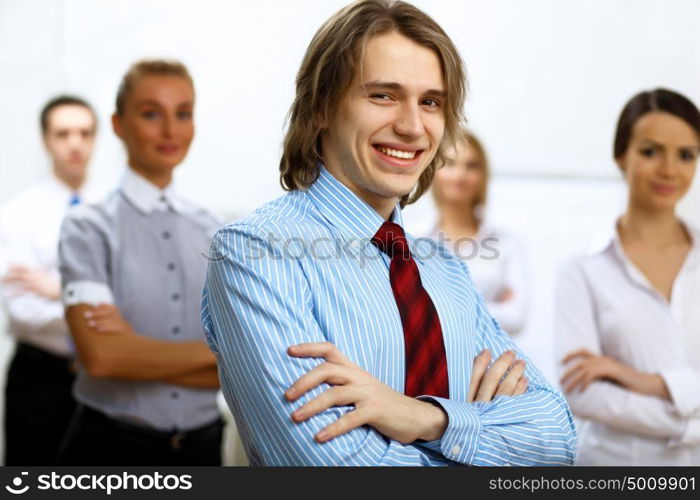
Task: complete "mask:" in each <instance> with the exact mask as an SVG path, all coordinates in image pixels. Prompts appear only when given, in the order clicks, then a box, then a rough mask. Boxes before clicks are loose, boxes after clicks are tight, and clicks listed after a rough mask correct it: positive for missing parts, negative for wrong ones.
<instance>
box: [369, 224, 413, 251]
mask: <svg viewBox="0 0 700 500" xmlns="http://www.w3.org/2000/svg"><path fill="white" fill-rule="evenodd" d="M372 243H374V244H375V245H376V246H377V248H379V250H381V251H382V252H384V253H385V254H387V255H388V256H389V257H391V258H394V255H402V256H403V257H405V258H408V257H409V256H410V255H411V253H410V250H409V249H408V242H407V241H406V234H405V233H404V232H403V229H402V228H401V226H399V225H398V224H394V223H393V222H385V223H384V224H382V226H381V227H380V228H379V230H378V231H377V234H375V235H374V236H373V237H372Z"/></svg>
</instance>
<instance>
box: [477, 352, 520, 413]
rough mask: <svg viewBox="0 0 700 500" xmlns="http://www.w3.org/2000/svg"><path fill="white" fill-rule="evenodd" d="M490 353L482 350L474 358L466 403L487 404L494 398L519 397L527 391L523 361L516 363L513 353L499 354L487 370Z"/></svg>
mask: <svg viewBox="0 0 700 500" xmlns="http://www.w3.org/2000/svg"><path fill="white" fill-rule="evenodd" d="M489 361H491V352H490V351H489V350H488V349H484V350H483V351H481V353H479V355H478V356H477V357H476V358H474V369H473V370H472V378H471V380H470V382H469V397H468V399H467V402H469V403H472V402H475V401H477V402H478V401H481V402H488V401H491V400H492V399H493V398H494V396H519V395H520V394H524V393H525V391H526V390H527V377H525V375H523V374H524V372H525V361H523V360H522V359H519V360H517V361H516V359H515V353H514V352H513V351H506V352H504V353H503V354H501V357H499V358H498V359H497V360H496V362H495V363H494V364H493V366H491V368H489V367H488V366H489Z"/></svg>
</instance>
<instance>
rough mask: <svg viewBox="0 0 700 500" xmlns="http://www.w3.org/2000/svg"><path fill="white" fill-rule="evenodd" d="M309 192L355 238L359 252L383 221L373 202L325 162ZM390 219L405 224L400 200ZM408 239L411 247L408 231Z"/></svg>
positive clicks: (331, 221) (345, 233)
mask: <svg viewBox="0 0 700 500" xmlns="http://www.w3.org/2000/svg"><path fill="white" fill-rule="evenodd" d="M306 193H307V195H308V197H309V198H310V199H311V202H312V203H313V204H314V206H316V208H317V209H318V210H319V212H321V215H322V216H323V217H324V218H325V219H326V220H327V221H328V223H329V224H330V225H331V226H333V227H334V228H335V229H336V230H337V231H338V232H339V233H340V234H341V235H342V236H343V238H345V239H346V240H348V241H350V242H356V244H354V245H353V246H354V247H355V248H356V249H357V251H358V252H359V251H360V250H361V249H362V247H364V245H366V244H367V243H369V242H370V240H371V239H372V237H373V236H374V235H375V234H376V232H377V231H378V230H379V227H380V226H381V225H382V224H383V223H384V219H383V218H382V217H381V216H380V215H379V214H378V213H377V212H376V211H375V210H374V209H373V208H372V207H371V206H369V205H368V204H367V203H365V202H364V201H363V200H361V199H360V198H359V197H358V196H357V195H356V194H355V193H353V192H352V191H351V190H350V189H349V188H348V187H347V186H345V185H344V184H343V183H342V182H340V181H339V180H338V179H336V178H335V177H334V176H333V174H331V173H330V172H329V171H328V169H326V167H325V166H323V165H319V175H318V178H317V179H316V180H315V181H314V183H313V184H311V186H310V187H309V188H308V190H307V191H306ZM389 220H390V221H391V222H393V223H395V224H398V225H399V226H401V227H402V228H403V216H402V214H401V206H400V205H399V204H398V203H397V204H396V207H395V208H394V211H393V212H392V214H391V218H390V219H389ZM404 231H405V229H404ZM406 239H407V241H408V245H409V248H411V249H412V248H413V245H414V239H413V237H412V236H410V235H408V234H407V235H406ZM414 257H415V255H414Z"/></svg>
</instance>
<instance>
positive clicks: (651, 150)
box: [556, 89, 700, 465]
mask: <svg viewBox="0 0 700 500" xmlns="http://www.w3.org/2000/svg"><path fill="white" fill-rule="evenodd" d="M699 152H700V113H699V112H698V109H697V108H696V106H695V105H694V104H693V103H692V102H690V101H689V100H688V99H687V98H685V97H683V96H682V95H680V94H677V93H675V92H671V91H668V90H664V89H656V90H653V91H650V92H642V93H640V94H638V95H636V96H634V97H633V98H632V99H631V100H630V101H629V102H628V103H627V105H626V106H625V108H624V109H623V111H622V114H621V116H620V119H619V122H618V125H617V132H616V136H615V143H614V158H615V161H616V162H617V165H618V166H619V168H620V170H621V171H622V173H623V175H624V177H625V179H626V181H627V186H628V192H629V195H628V201H627V209H626V211H625V213H624V214H622V216H621V217H620V218H619V219H618V220H617V222H616V224H615V225H614V227H612V228H610V229H611V231H610V235H609V237H608V238H607V240H605V242H604V244H603V245H601V246H599V247H596V248H593V249H592V250H591V251H590V252H589V253H588V254H585V255H582V256H579V257H576V258H574V259H572V260H571V261H569V262H567V263H566V264H565V265H564V266H563V267H562V269H561V270H560V275H559V280H558V281H559V283H558V293H557V311H556V313H557V314H556V315H557V321H556V337H557V344H558V347H557V352H558V355H559V358H560V360H561V372H562V374H563V376H562V387H563V389H564V391H565V393H566V395H567V398H568V400H569V403H570V405H571V408H572V410H573V412H574V414H575V415H576V416H578V417H579V418H581V419H583V421H582V425H581V428H580V433H579V454H578V463H579V464H581V465H700V308H698V298H699V297H700V232H698V230H697V229H696V228H695V227H693V226H691V225H690V224H689V223H688V222H687V221H684V220H682V219H681V218H680V217H678V215H677V214H676V207H677V205H678V202H679V200H680V199H681V198H682V197H683V196H684V195H685V194H686V192H687V191H688V188H689V187H690V184H691V182H692V180H693V175H694V174H695V168H696V164H697V159H698V153H699Z"/></svg>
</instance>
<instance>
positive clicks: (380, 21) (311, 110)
mask: <svg viewBox="0 0 700 500" xmlns="http://www.w3.org/2000/svg"><path fill="white" fill-rule="evenodd" d="M394 31H396V32H398V33H400V34H401V35H403V36H405V37H407V38H409V39H410V40H412V41H414V42H416V43H418V44H419V45H422V46H424V47H427V48H429V49H431V50H433V51H434V52H435V53H436V54H437V55H438V57H439V59H440V62H441V66H442V73H443V79H444V81H445V85H446V89H445V90H446V93H447V96H446V99H445V105H444V108H443V109H444V113H445V133H444V136H443V140H442V143H441V144H440V146H439V148H438V151H437V153H436V155H435V158H434V159H433V161H432V162H430V164H429V165H428V167H427V168H426V169H425V171H424V172H423V173H422V174H421V176H420V178H419V179H418V183H417V184H416V187H415V189H414V190H413V192H412V193H409V194H407V195H405V196H404V197H402V198H401V206H402V207H403V206H405V205H407V204H409V203H413V202H414V201H416V200H417V199H418V198H420V197H421V195H422V194H423V193H424V192H425V191H426V190H427V189H428V188H429V187H430V184H431V183H432V180H433V177H434V175H435V171H436V170H437V168H438V167H439V166H440V165H442V164H443V163H444V161H445V149H446V147H445V146H446V145H450V144H452V143H454V140H455V137H456V136H457V133H458V131H459V128H460V124H461V122H462V121H463V120H462V116H463V115H462V113H463V112H462V109H463V107H464V97H465V92H466V80H465V75H464V65H463V63H462V59H461V57H460V56H459V52H458V51H457V48H456V47H455V45H454V44H453V43H452V41H451V40H450V38H449V37H448V36H447V34H446V33H445V32H444V31H443V29H442V28H441V27H440V26H439V25H438V24H437V23H436V22H435V21H434V20H433V19H432V18H430V17H429V16H428V15H427V14H425V13H424V12H423V11H421V10H419V9H417V8H416V7H414V6H413V5H410V4H408V3H406V2H402V1H395V0H362V1H359V2H355V3H352V4H350V5H348V6H346V7H345V8H343V9H341V10H340V11H338V12H337V13H336V14H335V15H333V16H332V17H331V18H330V19H329V20H328V21H326V23H325V24H324V25H323V26H321V28H320V29H319V30H318V31H317V32H316V34H315V35H314V37H313V39H312V40H311V43H310V44H309V47H308V48H307V50H306V54H305V55H304V60H303V61H302V64H301V68H300V69H299V72H298V73H297V78H296V97H295V99H294V103H293V104H292V107H291V109H290V110H289V115H288V123H289V128H288V130H287V133H286V135H285V138H284V148H283V153H282V159H281V160H280V184H281V185H282V187H283V188H284V189H285V190H287V191H294V190H298V189H304V188H307V187H309V186H310V185H311V184H313V183H314V181H315V180H316V178H317V177H318V173H319V167H318V163H319V162H321V161H323V158H322V151H321V136H322V134H323V132H324V131H323V129H321V128H320V127H319V126H318V118H319V117H325V118H327V117H328V116H329V115H330V114H331V113H333V112H334V111H335V110H336V108H337V105H338V102H339V100H340V97H341V96H342V94H343V93H344V92H345V91H346V90H347V89H348V87H349V86H350V84H351V82H352V80H353V78H354V76H355V70H356V69H357V68H358V67H359V65H360V64H359V62H358V59H359V58H360V57H359V55H361V54H364V48H365V46H366V44H367V41H368V40H369V39H370V38H372V37H374V36H377V35H382V34H386V33H391V32H394Z"/></svg>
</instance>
